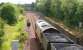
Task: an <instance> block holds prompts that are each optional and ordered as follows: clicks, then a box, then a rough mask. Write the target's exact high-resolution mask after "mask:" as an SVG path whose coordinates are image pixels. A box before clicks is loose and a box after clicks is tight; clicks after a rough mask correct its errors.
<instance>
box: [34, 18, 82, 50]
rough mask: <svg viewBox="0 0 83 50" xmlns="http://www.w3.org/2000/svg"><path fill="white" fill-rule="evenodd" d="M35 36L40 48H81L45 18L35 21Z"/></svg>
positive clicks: (78, 49) (63, 49) (60, 49)
mask: <svg viewBox="0 0 83 50" xmlns="http://www.w3.org/2000/svg"><path fill="white" fill-rule="evenodd" d="M35 27H36V32H37V33H36V36H37V40H38V41H39V42H40V45H41V48H43V49H42V50H83V47H82V46H80V45H78V44H76V43H75V42H74V41H73V40H71V39H70V38H69V37H67V36H66V35H65V34H64V33H61V32H60V31H59V30H57V29H56V28H55V27H53V26H52V25H51V24H49V23H48V22H46V21H45V20H42V19H41V20H37V21H36V26H35Z"/></svg>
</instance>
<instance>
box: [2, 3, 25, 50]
mask: <svg viewBox="0 0 83 50" xmlns="http://www.w3.org/2000/svg"><path fill="white" fill-rule="evenodd" d="M22 14H23V8H21V7H20V6H17V5H15V4H11V3H1V4H0V50H9V49H10V48H11V47H10V45H11V42H12V40H14V39H15V38H16V37H17V36H20V34H21V33H22V32H23V28H24V16H23V15H22ZM10 33H11V34H10ZM20 38H21V37H20ZM23 38H24V37H23ZM18 40H20V39H18Z"/></svg>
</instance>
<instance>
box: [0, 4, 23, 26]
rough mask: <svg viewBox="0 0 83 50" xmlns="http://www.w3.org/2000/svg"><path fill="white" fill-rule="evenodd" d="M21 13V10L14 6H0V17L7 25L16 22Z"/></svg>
mask: <svg viewBox="0 0 83 50" xmlns="http://www.w3.org/2000/svg"><path fill="white" fill-rule="evenodd" d="M20 13H22V10H21V9H20V8H19V7H18V8H17V6H16V5H14V4H10V3H4V4H2V6H1V11H0V17H1V18H2V19H3V20H4V21H5V22H6V23H7V24H9V25H13V24H15V23H16V22H17V16H18V15H19V14H20ZM10 21H11V22H10Z"/></svg>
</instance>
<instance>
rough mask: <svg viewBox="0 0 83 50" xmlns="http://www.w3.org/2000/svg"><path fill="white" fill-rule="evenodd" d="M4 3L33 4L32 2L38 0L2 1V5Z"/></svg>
mask: <svg viewBox="0 0 83 50" xmlns="http://www.w3.org/2000/svg"><path fill="white" fill-rule="evenodd" d="M2 2H10V3H15V4H18V3H19V4H25V3H26V4H31V3H32V2H36V0H0V3H2Z"/></svg>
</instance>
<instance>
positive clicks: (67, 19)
mask: <svg viewBox="0 0 83 50" xmlns="http://www.w3.org/2000/svg"><path fill="white" fill-rule="evenodd" d="M35 8H36V10H37V11H40V12H42V13H44V14H45V15H46V16H49V17H50V16H51V17H54V18H56V19H58V20H60V21H63V23H64V24H65V25H66V26H68V27H71V28H72V27H73V28H78V27H79V26H80V25H81V26H80V27H82V26H83V1H82V0H37V1H36V4H35ZM80 23H81V24H80Z"/></svg>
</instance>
